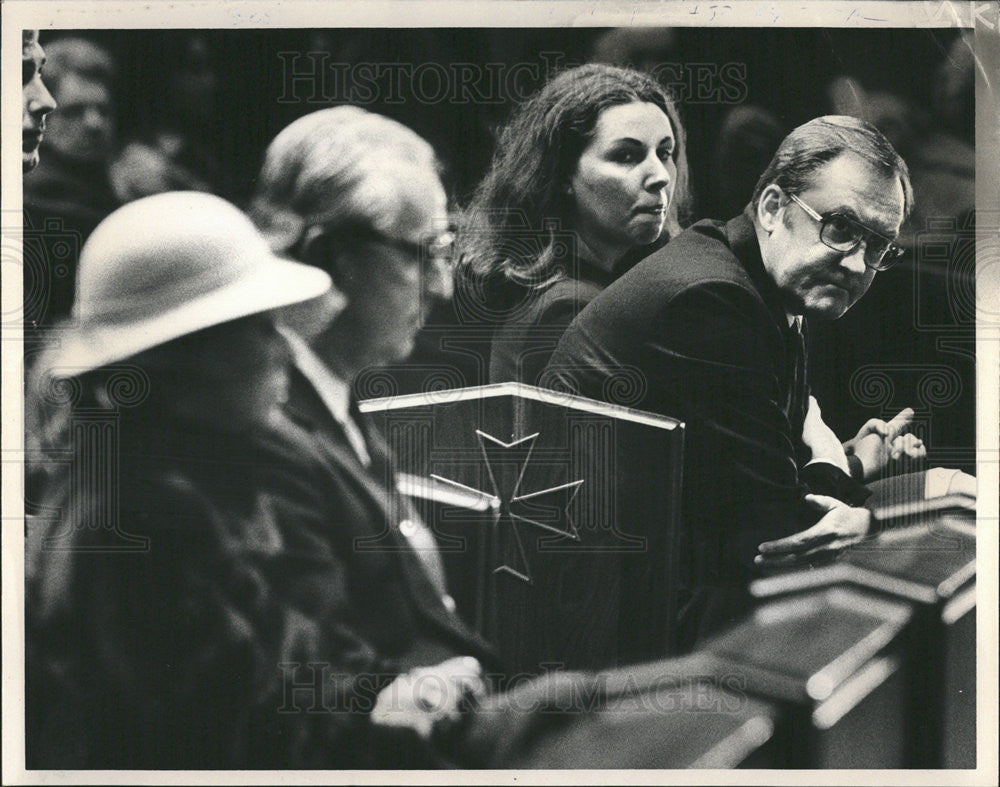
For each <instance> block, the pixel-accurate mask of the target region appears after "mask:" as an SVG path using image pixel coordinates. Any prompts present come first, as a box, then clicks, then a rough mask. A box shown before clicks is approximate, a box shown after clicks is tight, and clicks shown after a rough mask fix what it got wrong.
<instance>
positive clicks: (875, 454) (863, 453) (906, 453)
mask: <svg viewBox="0 0 1000 787" xmlns="http://www.w3.org/2000/svg"><path fill="white" fill-rule="evenodd" d="M912 421H913V409H912V408H910V407H906V408H904V409H903V410H900V412H899V414H898V415H897V416H896V417H895V418H893V419H892V420H891V421H883V420H881V419H880V418H872V419H870V420H869V421H867V422H866V423H865V425H864V426H862V427H861V429H860V430H858V433H857V435H855V436H854V437H853V438H852V439H851V440H848V441H847V442H846V443H844V452H845V453H846V454H847V455H848V456H852V455H853V456H856V457H857V458H858V459H859V460H860V461H861V466H862V468H863V469H864V480H865V481H871V480H873V479H876V478H879V477H881V476H882V475H884V474H885V473H886V470H887V469H890V468H891V466H892V465H894V464H896V463H898V462H901V461H904V460H908V461H910V462H914V461H919V460H922V459H923V458H924V457H926V456H927V447H926V446H925V445H924V443H923V441H922V440H921V439H920V438H918V437H917V436H916V435H912V434H907V433H906V430H907V429H909V427H910V423H911V422H912Z"/></svg>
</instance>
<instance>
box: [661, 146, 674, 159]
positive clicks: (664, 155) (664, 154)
mask: <svg viewBox="0 0 1000 787" xmlns="http://www.w3.org/2000/svg"><path fill="white" fill-rule="evenodd" d="M659 155H660V161H670V160H671V159H673V157H674V149H673V148H660V150H659Z"/></svg>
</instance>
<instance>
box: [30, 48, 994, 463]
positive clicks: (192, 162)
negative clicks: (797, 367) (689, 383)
mask: <svg viewBox="0 0 1000 787" xmlns="http://www.w3.org/2000/svg"><path fill="white" fill-rule="evenodd" d="M80 38H83V39H86V40H87V41H88V42H90V43H92V44H94V45H96V46H97V47H98V48H99V50H103V52H104V53H105V54H106V55H107V57H108V58H109V59H110V61H111V63H112V65H113V68H112V69H111V75H110V77H107V76H106V75H105V76H101V77H100V78H98V77H94V79H95V80H97V81H103V82H104V83H105V84H106V85H107V88H108V89H107V92H108V99H109V101H108V107H107V116H106V117H105V118H104V120H103V122H104V125H105V127H106V128H105V131H106V132H107V134H106V142H107V144H106V146H105V148H106V149H105V151H104V153H102V154H100V155H92V156H91V157H90V160H89V161H88V162H86V163H85V164H83V163H80V162H76V161H74V159H73V155H74V151H73V150H72V149H70V150H68V151H66V155H65V156H63V158H62V159H60V155H47V154H50V151H47V150H46V149H44V148H43V151H42V166H40V167H39V170H38V171H37V172H36V173H32V175H30V176H28V177H27V178H26V179H25V202H26V222H27V223H26V226H27V227H28V228H29V229H32V230H36V231H42V230H44V229H45V228H49V229H48V230H47V235H48V237H49V238H50V240H49V241H46V242H45V244H44V246H45V248H41V247H40V248H39V250H38V252H37V255H38V264H37V265H36V266H35V269H34V271H35V272H34V273H30V272H29V271H28V267H30V266H31V264H32V263H31V260H29V259H28V258H29V248H28V245H27V244H26V250H25V260H26V263H27V265H28V267H26V311H27V313H28V317H29V320H31V321H33V322H34V323H35V324H36V325H39V326H46V325H50V324H52V323H53V322H54V321H56V320H57V319H59V318H60V317H61V316H63V315H64V313H65V310H66V309H68V304H69V302H70V300H71V293H72V280H73V267H74V260H73V254H74V252H73V250H72V249H73V248H74V247H77V246H78V243H79V242H81V241H82V240H83V239H85V237H86V234H87V233H89V231H90V230H91V229H92V228H93V225H94V223H95V221H94V219H95V217H97V216H99V215H100V213H101V211H102V210H104V211H105V212H106V210H107V207H106V205H107V204H109V203H108V202H100V203H99V204H98V202H97V198H96V197H93V198H90V197H88V196H87V195H89V194H93V195H97V194H101V195H104V196H103V197H102V199H105V200H108V201H110V202H114V201H117V202H119V203H120V202H122V201H127V200H128V199H134V198H137V197H139V196H143V195H145V194H148V193H153V192H155V191H158V190H166V189H168V188H203V189H208V190H212V191H215V192H217V193H219V194H221V195H222V196H225V197H227V198H229V199H231V200H232V201H234V202H236V203H237V204H241V205H242V204H245V202H246V200H247V199H248V197H249V195H250V193H251V192H252V189H253V181H254V177H255V173H256V171H257V169H258V168H259V166H260V163H261V157H262V154H263V151H264V148H265V147H266V145H267V143H268V142H269V141H270V140H271V139H272V138H273V137H274V136H275V134H276V133H277V132H278V131H279V130H280V129H281V128H283V127H284V126H285V125H287V124H288V123H289V122H290V121H292V120H294V119H295V118H297V117H299V116H301V115H303V114H306V113H308V112H311V111H314V110H316V109H319V108H322V107H324V106H331V105H334V104H340V103H356V104H359V105H361V106H364V107H365V108H367V109H369V110H371V111H374V112H380V113H383V114H385V115H388V116H390V117H393V118H395V119H397V120H399V121H401V122H403V123H405V124H407V125H409V126H410V127H411V128H413V129H414V130H415V131H417V132H418V133H420V134H421V135H423V136H424V137H426V138H427V139H428V140H429V141H430V142H431V143H433V144H434V146H435V148H436V149H437V151H438V153H439V155H440V157H441V159H442V160H443V162H444V164H445V166H446V176H445V180H446V184H447V185H448V187H449V189H450V193H451V195H452V198H453V200H454V202H455V204H456V206H461V205H462V204H463V203H464V201H465V200H466V199H467V198H468V195H469V194H470V192H471V190H472V188H473V187H474V186H475V184H476V183H477V181H478V180H479V178H481V177H482V175H483V174H484V172H485V169H486V167H487V165H488V162H489V160H490V156H491V155H492V149H493V142H494V136H495V133H496V131H497V128H498V127H499V125H501V124H502V123H503V122H504V120H505V119H506V118H507V117H508V115H509V113H510V111H511V109H512V108H513V107H514V106H515V105H516V104H517V103H518V101H520V100H523V99H524V98H526V97H527V96H528V95H530V94H531V93H532V92H533V91H534V90H536V89H537V88H539V87H540V86H541V84H542V83H543V82H544V81H545V79H546V76H547V75H549V74H551V73H552V72H553V71H554V70H555V69H558V68H563V67H566V66H569V65H575V64H579V63H583V62H588V61H592V60H601V61H604V62H614V63H619V64H623V65H626V64H627V65H633V66H637V67H641V68H645V69H647V70H649V71H652V72H653V73H655V74H656V75H657V77H658V78H659V79H660V80H661V81H663V82H664V83H665V84H667V85H668V86H670V87H671V88H672V89H673V90H674V92H675V95H676V96H677V97H678V99H679V101H680V106H681V112H682V117H683V119H684V122H685V125H686V129H687V135H688V149H689V158H690V164H691V173H692V177H691V180H692V192H693V201H692V208H691V213H690V216H689V220H690V221H693V220H697V219H699V218H703V217H712V218H730V217H731V216H732V215H734V214H735V213H737V212H738V211H739V210H741V209H742V207H743V205H745V203H746V201H747V200H748V198H749V195H750V192H751V190H752V188H753V184H754V182H755V181H756V178H757V176H758V175H759V173H760V172H761V171H762V170H763V168H764V166H765V165H766V163H767V161H768V160H769V158H770V156H771V154H772V153H773V151H774V149H775V147H776V146H777V143H778V142H779V141H780V139H781V138H782V137H783V136H784V135H785V134H786V133H787V132H788V131H789V130H791V128H793V127H794V126H796V125H798V124H799V123H802V122H804V121H806V120H808V119H810V118H812V117H815V116H817V115H821V114H827V113H831V112H836V113H843V114H854V115H859V116H861V117H864V118H866V119H868V120H870V121H872V122H874V123H875V124H876V125H878V126H879V127H880V128H881V129H882V130H883V131H884V132H885V133H886V134H887V135H888V136H889V137H890V138H891V139H892V141H893V142H894V143H895V144H896V146H897V148H898V150H899V151H900V153H901V154H902V155H903V156H904V158H906V160H907V162H908V163H909V165H910V168H911V170H912V174H913V180H914V186H915V191H916V199H917V205H918V210H917V212H916V213H915V215H914V217H913V218H912V220H911V222H910V223H909V226H907V227H906V229H905V231H904V237H903V242H904V244H905V245H906V247H907V248H908V250H909V253H908V255H907V256H906V258H905V259H904V261H903V262H902V263H901V264H900V265H899V266H898V267H897V268H895V269H893V270H892V271H890V272H886V273H882V274H880V275H879V276H878V277H877V278H876V281H875V283H874V285H873V286H872V290H871V291H870V293H869V294H868V296H867V297H866V298H865V299H863V300H862V301H861V302H860V303H859V304H858V306H856V307H855V308H854V309H853V310H852V311H851V312H849V313H848V315H847V316H846V317H844V318H843V319H841V320H839V321H838V322H836V323H834V324H832V325H827V326H819V325H814V326H812V350H811V357H810V363H811V369H810V374H811V379H812V381H813V387H814V389H815V392H816V394H817V398H818V399H819V400H820V402H821V404H822V405H823V411H824V416H825V417H826V420H827V421H828V422H829V423H830V425H831V426H833V428H834V429H835V430H836V431H837V432H838V434H839V435H840V436H841V438H842V439H844V438H847V437H850V436H853V434H854V432H855V431H856V430H857V428H858V427H859V426H860V425H861V423H862V422H863V421H864V420H866V419H867V418H870V417H873V416H878V417H891V416H892V415H894V414H895V413H896V412H898V410H899V409H901V408H902V407H904V406H912V407H914V408H915V410H916V412H917V419H916V422H917V427H916V431H917V432H918V434H920V435H921V436H922V437H923V438H924V439H925V441H926V442H928V444H929V445H930V446H931V457H930V458H931V461H933V462H935V463H938V464H944V465H946V466H952V467H960V468H962V469H965V470H967V471H969V472H974V469H975V468H974V462H975V449H974V446H975V400H974V394H975V376H974V375H975V309H974V304H975V292H974V282H975V277H974V273H975V271H974V262H975V260H974V256H973V243H974V226H973V221H974V211H973V206H974V203H973V199H974V183H975V179H974V147H973V144H974V128H973V118H974V106H973V96H974V90H973V69H974V59H973V58H972V56H971V48H970V43H969V42H968V41H967V40H965V39H963V38H962V36H961V33H960V31H958V30H933V29H926V30H916V29H913V30H905V29H903V30H901V29H894V30H823V29H777V30H772V29H768V30H758V29H745V28H719V29H694V28H672V29H659V28H642V29H631V28H630V29H528V30H517V29H499V30H492V29H414V30H405V29H372V30H365V29H351V30H341V29H334V30H306V29H296V30H274V31H272V30H254V31H228V30H207V31H194V30H156V31H73V32H69V31H61V32H59V33H58V34H55V33H53V34H46V33H44V32H43V34H42V45H43V46H44V47H45V48H46V49H47V50H51V49H52V48H53V46H54V45H55V44H56V42H57V41H59V40H60V39H63V40H64V46H65V47H66V49H67V51H68V52H69V53H70V54H71V55H72V53H73V52H74V51H76V50H78V49H79V46H78V45H77V44H75V43H73V39H80ZM56 49H57V51H58V47H56ZM91 54H92V55H93V53H91ZM71 59H72V58H71ZM91 59H93V56H92V57H91ZM98 59H100V58H98ZM50 60H51V57H50ZM47 71H48V67H47V69H46V72H47ZM105 71H106V70H105V69H102V70H101V73H102V74H105ZM46 78H48V77H46ZM60 87H61V88H64V89H65V91H67V95H66V96H63V95H60V94H59V93H58V92H57V91H56V90H53V93H55V95H56V98H57V100H58V101H59V102H60V104H61V105H63V107H69V106H70V105H71V103H72V102H71V100H70V99H71V98H72V96H70V95H69V94H68V92H69V91H71V90H72V88H73V83H68V82H66V81H65V80H64V81H63V84H61V85H60ZM59 111H62V110H57V113H58V112H59ZM67 117H69V116H68V115H67ZM94 117H95V120H94V123H95V125H96V124H98V119H96V118H98V116H97V115H96V114H95V115H94ZM53 119H55V114H54V115H53ZM56 131H57V126H56V125H55V124H51V133H49V134H47V135H46V144H48V145H54V144H56V143H55V142H54V141H52V140H51V139H50V138H51V136H52V134H54V133H56ZM95 133H96V132H95ZM43 167H45V168H47V169H43ZM36 175H37V178H36ZM74 183H75V188H70V186H72V185H73V184H74ZM66 193H73V194H77V195H79V196H78V197H75V198H74V199H75V201H76V203H77V204H75V205H74V204H67V202H66V200H61V199H54V198H53V194H55V195H56V196H57V197H58V196H59V195H62V194H66ZM88 200H89V203H90V204H82V203H87V202H88ZM52 220H56V222H57V224H55V225H54V224H52ZM59 226H61V227H62V228H63V229H64V231H65V232H67V233H68V234H69V235H68V237H69V238H70V241H71V242H70V243H69V249H70V250H69V251H66V250H65V246H66V244H65V243H64V245H63V247H60V248H61V249H63V251H62V252H59V249H56V248H54V244H53V242H51V238H52V237H53V236H54V232H53V229H52V228H54V227H59ZM43 234H45V233H43ZM57 258H58V261H57ZM57 262H58V264H57ZM56 269H58V272H56V273H54V272H53V271H55V270H56ZM29 276H34V277H35V278H36V279H37V281H33V282H32V286H31V287H28V286H27V284H28V277H29ZM29 299H30V300H31V303H29V302H28V301H29Z"/></svg>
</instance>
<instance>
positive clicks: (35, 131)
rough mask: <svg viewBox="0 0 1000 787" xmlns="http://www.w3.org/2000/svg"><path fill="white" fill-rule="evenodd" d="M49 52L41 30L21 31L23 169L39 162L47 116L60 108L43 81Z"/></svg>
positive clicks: (25, 169) (30, 167)
mask: <svg viewBox="0 0 1000 787" xmlns="http://www.w3.org/2000/svg"><path fill="white" fill-rule="evenodd" d="M44 63H45V52H43V51H42V48H41V47H40V46H39V45H38V31H37V30H25V31H24V32H23V33H22V34H21V170H22V171H23V172H28V171H30V170H32V169H34V168H35V166H37V164H38V146H39V144H40V143H41V141H42V132H43V131H45V116H46V115H47V114H48V113H49V112H51V111H52V110H53V109H55V108H56V102H55V99H53V98H52V94H51V93H49V91H48V89H47V88H46V87H45V83H44V82H42V66H43V65H44Z"/></svg>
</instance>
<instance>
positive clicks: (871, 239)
mask: <svg viewBox="0 0 1000 787" xmlns="http://www.w3.org/2000/svg"><path fill="white" fill-rule="evenodd" d="M788 198H789V199H790V200H792V202H794V203H795V204H796V205H798V206H799V207H800V208H802V210H804V211H805V212H806V213H807V214H808V215H809V216H810V217H811V218H812V219H814V220H815V221H818V222H819V239H820V240H821V241H823V243H824V244H826V245H827V246H829V247H830V248H831V249H833V250H834V251H839V252H843V253H845V254H850V253H851V252H852V251H854V250H855V249H856V248H858V245H859V244H860V243H861V242H862V241H864V244H865V258H864V259H865V265H866V266H867V267H869V268H871V269H872V270H875V271H884V270H888V269H889V268H891V267H892V266H893V265H895V264H896V263H897V262H899V258H900V257H902V256H903V249H902V248H900V247H899V246H897V245H896V244H895V243H893V242H892V241H891V240H890V239H889V238H887V237H885V235H880V234H879V233H877V232H875V231H874V230H870V229H868V227H866V226H865V225H864V224H862V223H861V222H860V221H858V220H857V219H855V218H853V217H851V216H848V215H847V214H846V213H840V212H838V211H833V212H831V213H827V214H824V215H820V214H819V213H817V212H816V211H815V210H813V209H812V208H810V207H809V206H808V205H806V203H804V202H803V201H802V200H801V199H799V198H798V197H796V196H795V195H794V194H789V195H788Z"/></svg>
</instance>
